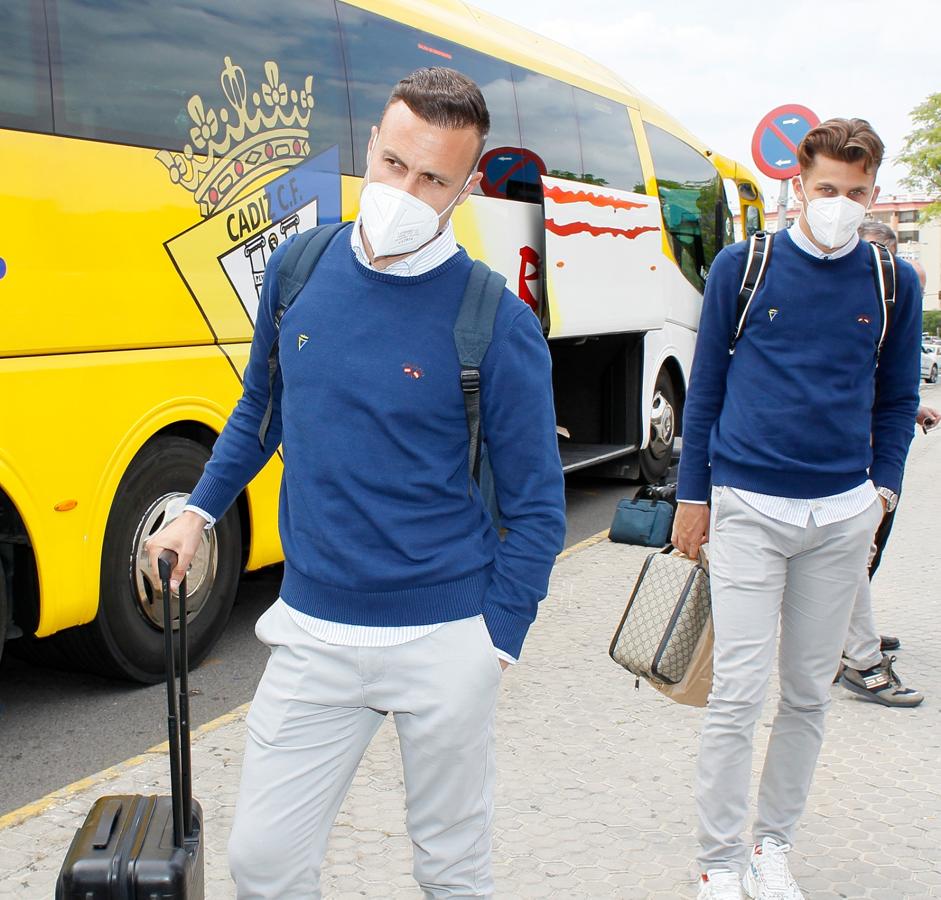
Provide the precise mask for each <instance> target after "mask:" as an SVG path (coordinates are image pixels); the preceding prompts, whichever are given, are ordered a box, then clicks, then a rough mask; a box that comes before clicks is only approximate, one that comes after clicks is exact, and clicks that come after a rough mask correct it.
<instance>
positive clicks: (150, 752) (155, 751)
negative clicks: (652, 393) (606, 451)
mask: <svg viewBox="0 0 941 900" xmlns="http://www.w3.org/2000/svg"><path fill="white" fill-rule="evenodd" d="M607 539H608V530H607V529H605V530H604V531H599V532H598V533H597V534H594V535H592V536H591V537H589V538H585V540H583V541H579V542H578V543H577V544H573V545H572V546H571V547H568V548H567V549H565V550H563V551H562V552H561V553H560V554H559V555H558V556H557V557H556V560H555V561H556V564H558V563H560V562H562V560H565V559H568V558H569V557H570V556H574V555H575V554H576V553H580V552H581V551H583V550H587V549H588V548H589V547H594V546H595V544H600V543H601V542H602V541H605V540H607ZM249 706H250V704H249V703H243V704H242V705H241V706H238V707H236V708H235V709H233V710H230V711H229V712H227V713H223V714H222V715H221V716H219V717H217V718H215V719H212V720H210V721H209V722H206V723H205V724H203V725H200V726H199V728H196V729H194V731H193V737H199V736H200V735H204V734H209V733H210V732H212V731H216V730H217V729H219V728H222V727H223V726H225V725H230V724H231V723H232V722H236V721H238V720H239V719H242V718H244V717H245V715H246V714H247V713H248V707H249ZM167 750H168V742H167V741H163V742H161V743H159V744H156V745H155V746H153V747H150V748H149V749H147V750H145V751H144V752H143V753H140V754H138V755H137V756H132V757H131V758H130V759H126V760H124V761H123V762H119V763H116V764H115V765H113V766H109V767H108V768H107V769H102V770H101V771H100V772H96V773H95V774H94V775H89V776H88V777H87V778H80V779H79V780H78V781H73V782H72V783H71V784H67V785H66V786H65V787H62V788H59V789H58V790H55V791H52V792H51V793H49V794H46V795H45V796H44V797H40V799H39V800H34V801H33V802H32V803H27V804H26V805H25V806H21V807H20V808H19V809H14V810H13V811H12V812H8V813H6V814H5V815H3V816H0V832H3V831H5V830H6V829H8V828H15V827H16V826H17V825H21V824H22V823H23V822H26V821H27V820H28V819H32V818H35V817H36V816H38V815H41V814H42V813H44V812H45V811H46V810H47V809H49V807H50V806H53V805H54V804H56V803H59V802H61V801H63V800H68V799H69V798H71V797H74V796H75V795H76V794H80V793H82V792H83V791H87V790H89V788H93V787H96V786H97V785H99V784H103V783H104V782H106V781H111V780H112V779H113V778H117V777H118V776H119V775H123V774H124V773H125V772H127V771H128V770H129V769H133V768H135V767H136V766H139V765H142V764H143V763H145V762H148V761H150V760H151V759H153V758H154V756H164V755H166V753H167Z"/></svg>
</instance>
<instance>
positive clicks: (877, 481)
mask: <svg viewBox="0 0 941 900" xmlns="http://www.w3.org/2000/svg"><path fill="white" fill-rule="evenodd" d="M869 477H870V479H871V480H872V483H873V484H874V485H875V486H876V487H885V488H888V489H889V490H890V491H893V492H894V493H896V494H898V493H900V492H901V490H902V473H901V472H900V471H899V470H898V469H897V467H896V466H893V465H890V464H888V463H882V462H878V461H877V462H874V463H873V464H872V467H871V468H870V469H869Z"/></svg>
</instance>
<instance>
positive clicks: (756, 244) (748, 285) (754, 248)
mask: <svg viewBox="0 0 941 900" xmlns="http://www.w3.org/2000/svg"><path fill="white" fill-rule="evenodd" d="M773 240H774V235H773V234H769V233H768V232H767V231H756V232H755V233H754V234H753V235H752V236H751V237H750V238H749V239H748V256H747V257H746V259H745V271H744V273H743V274H742V285H741V287H740V288H739V290H738V306H737V308H736V313H735V331H734V333H733V334H732V339H731V341H730V342H729V355H730V356H731V355H732V354H733V353H734V352H735V345H736V344H737V343H738V340H739V338H740V337H741V336H742V331H743V330H744V329H745V320H746V319H747V318H748V309H749V307H750V306H751V301H752V298H753V297H754V296H755V292H756V291H757V290H758V285H760V284H761V279H762V278H763V277H764V274H765V269H767V268H768V263H769V262H770V261H771V245H772V242H773Z"/></svg>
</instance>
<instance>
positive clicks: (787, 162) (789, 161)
mask: <svg viewBox="0 0 941 900" xmlns="http://www.w3.org/2000/svg"><path fill="white" fill-rule="evenodd" d="M775 165H776V166H793V165H794V160H793V159H779V160H777V161H776V162H775Z"/></svg>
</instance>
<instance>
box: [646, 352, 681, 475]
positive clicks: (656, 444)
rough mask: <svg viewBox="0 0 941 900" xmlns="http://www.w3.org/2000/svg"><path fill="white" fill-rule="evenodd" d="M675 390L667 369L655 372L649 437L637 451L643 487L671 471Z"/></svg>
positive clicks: (676, 415) (675, 414)
mask: <svg viewBox="0 0 941 900" xmlns="http://www.w3.org/2000/svg"><path fill="white" fill-rule="evenodd" d="M677 419H678V410H677V408H676V389H675V388H674V387H673V379H672V378H670V373H669V372H668V371H667V370H666V369H661V370H660V371H659V372H658V373H657V381H656V384H655V385H654V390H653V399H652V401H651V415H650V438H649V440H648V443H647V446H646V447H644V449H643V450H641V451H640V458H639V462H640V477H641V480H642V481H644V482H645V483H646V484H654V483H655V482H657V481H659V480H660V479H661V478H662V477H663V476H664V475H665V474H666V471H667V469H669V468H670V462H671V460H672V458H673V444H674V442H675V441H676V423H677Z"/></svg>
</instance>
